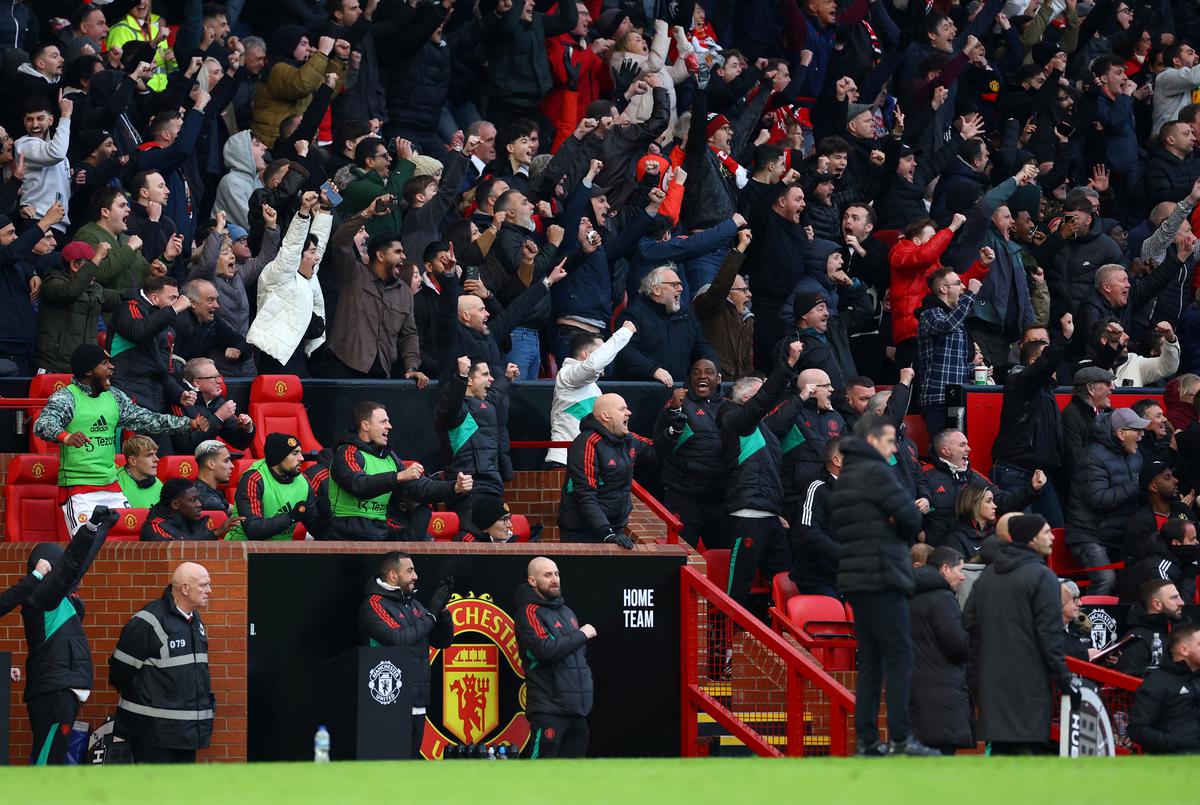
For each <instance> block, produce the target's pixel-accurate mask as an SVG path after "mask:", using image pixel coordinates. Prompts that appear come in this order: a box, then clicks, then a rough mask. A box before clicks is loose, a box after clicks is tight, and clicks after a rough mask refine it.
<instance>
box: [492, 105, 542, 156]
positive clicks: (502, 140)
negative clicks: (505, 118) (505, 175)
mask: <svg viewBox="0 0 1200 805" xmlns="http://www.w3.org/2000/svg"><path fill="white" fill-rule="evenodd" d="M537 130H538V125H537V123H534V122H533V121H532V120H530V119H529V118H526V117H519V118H517V119H516V120H514V121H513V122H511V123H509V124H508V125H507V126H505V127H504V128H502V129H500V130H499V131H497V132H496V155H497V156H498V157H502V158H507V154H508V151H507V149H508V146H509V145H510V144H512V143H514V142H516V141H517V140H519V139H521V138H522V137H528V136H529V135H531V134H533V133H534V132H535V131H537ZM506 164H507V163H506Z"/></svg>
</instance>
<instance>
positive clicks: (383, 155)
mask: <svg viewBox="0 0 1200 805" xmlns="http://www.w3.org/2000/svg"><path fill="white" fill-rule="evenodd" d="M375 158H376V159H391V158H392V155H391V154H389V153H388V152H387V151H383V152H382V153H379V154H376V155H375Z"/></svg>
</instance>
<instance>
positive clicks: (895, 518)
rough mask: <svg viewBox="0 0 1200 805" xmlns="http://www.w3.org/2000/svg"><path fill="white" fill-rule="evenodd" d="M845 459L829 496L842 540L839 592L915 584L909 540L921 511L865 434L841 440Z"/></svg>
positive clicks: (910, 590) (909, 590)
mask: <svg viewBox="0 0 1200 805" xmlns="http://www.w3.org/2000/svg"><path fill="white" fill-rule="evenodd" d="M841 448H842V456H843V458H844V460H845V464H844V465H843V469H842V474H841V476H839V477H838V482H837V487H836V488H835V489H834V491H833V498H832V500H831V506H832V511H831V522H832V525H833V532H834V534H835V535H836V536H837V539H838V541H839V542H840V543H841V544H842V557H841V561H840V562H839V563H838V583H837V587H838V592H839V593H841V594H842V595H849V594H851V593H875V592H885V591H889V590H890V591H897V592H901V593H904V594H905V595H912V593H913V590H914V589H915V583H914V581H913V572H912V560H911V559H910V558H909V545H911V544H912V543H913V542H914V541H915V540H916V537H917V533H918V532H920V530H921V512H920V511H919V510H918V509H917V506H916V504H915V503H914V502H913V498H912V495H911V494H909V491H908V490H907V489H905V488H903V487H902V486H901V485H900V482H899V481H898V480H897V479H896V473H895V472H894V471H893V470H892V468H891V467H889V466H888V464H887V461H885V460H884V458H883V456H881V455H880V454H879V451H878V450H876V449H875V448H874V447H872V446H871V445H870V443H868V442H867V441H866V440H864V439H860V438H858V437H856V436H848V437H846V438H845V439H842V440H841Z"/></svg>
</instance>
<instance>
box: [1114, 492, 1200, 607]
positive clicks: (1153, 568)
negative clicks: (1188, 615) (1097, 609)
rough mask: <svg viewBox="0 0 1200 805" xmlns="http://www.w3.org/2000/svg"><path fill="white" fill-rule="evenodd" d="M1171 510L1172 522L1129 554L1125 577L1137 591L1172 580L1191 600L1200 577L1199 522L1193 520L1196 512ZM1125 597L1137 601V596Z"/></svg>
mask: <svg viewBox="0 0 1200 805" xmlns="http://www.w3.org/2000/svg"><path fill="white" fill-rule="evenodd" d="M1176 503H1178V502H1176ZM1172 508H1173V510H1172V514H1171V519H1168V520H1166V521H1165V522H1164V523H1163V526H1162V529H1160V530H1159V531H1158V532H1156V533H1154V534H1152V535H1151V536H1150V537H1149V538H1148V539H1146V540H1144V541H1143V542H1142V543H1141V545H1140V546H1139V548H1138V549H1137V552H1136V553H1134V552H1133V551H1128V550H1127V551H1126V558H1125V567H1126V572H1125V578H1126V579H1128V580H1129V582H1130V584H1129V585H1128V586H1129V587H1132V588H1133V589H1135V590H1140V589H1141V588H1142V586H1143V585H1145V584H1147V583H1148V582H1151V581H1169V582H1171V583H1172V584H1174V585H1175V587H1176V589H1178V590H1179V594H1180V596H1181V597H1182V598H1183V600H1184V601H1192V600H1194V599H1195V595H1196V576H1197V575H1200V543H1198V541H1197V537H1196V533H1197V525H1196V521H1195V520H1194V519H1191V518H1194V517H1195V513H1194V512H1193V511H1181V510H1178V509H1174V507H1172ZM1182 508H1183V507H1182V505H1180V509H1182ZM1122 598H1123V599H1132V600H1136V596H1122Z"/></svg>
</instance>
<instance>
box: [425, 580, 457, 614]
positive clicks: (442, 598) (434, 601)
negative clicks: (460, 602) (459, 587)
mask: <svg viewBox="0 0 1200 805" xmlns="http://www.w3.org/2000/svg"><path fill="white" fill-rule="evenodd" d="M452 592H454V577H453V576H447V577H446V578H444V579H442V580H441V582H440V583H439V584H438V586H437V589H436V590H434V591H433V595H431V596H430V597H429V613H430V614H431V615H433V617H435V618H436V617H438V616H439V615H441V614H442V611H443V610H444V609H445V608H446V604H448V603H450V594H451V593H452Z"/></svg>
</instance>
